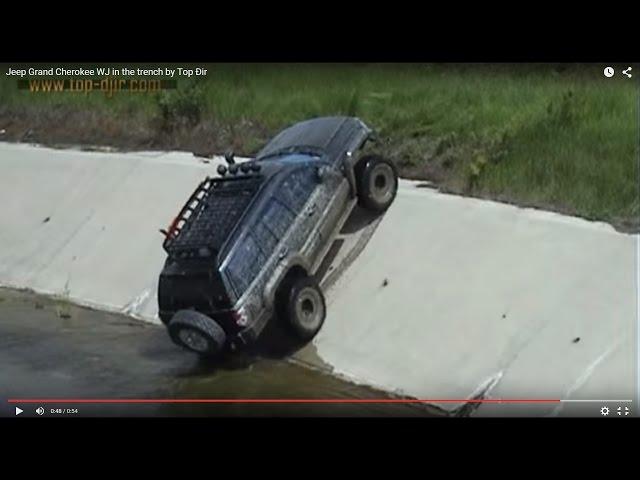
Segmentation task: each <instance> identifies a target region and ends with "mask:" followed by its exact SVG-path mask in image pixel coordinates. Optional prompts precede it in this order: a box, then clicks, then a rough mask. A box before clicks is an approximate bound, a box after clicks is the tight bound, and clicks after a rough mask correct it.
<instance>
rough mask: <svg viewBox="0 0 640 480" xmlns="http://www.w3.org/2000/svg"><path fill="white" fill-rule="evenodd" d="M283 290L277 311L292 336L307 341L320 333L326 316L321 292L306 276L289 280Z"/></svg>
mask: <svg viewBox="0 0 640 480" xmlns="http://www.w3.org/2000/svg"><path fill="white" fill-rule="evenodd" d="M285 288H286V289H285V291H284V292H283V296H282V297H281V300H280V301H281V305H280V308H279V311H280V313H281V315H283V316H284V320H285V322H286V323H287V325H288V326H289V327H290V330H291V331H292V332H293V334H294V335H295V336H296V337H297V338H299V339H300V340H302V341H309V340H311V339H312V338H313V337H315V335H316V334H317V333H318V332H319V331H320V328H322V325H323V324H324V319H325V317H326V315H327V308H326V304H325V301H324V295H323V294H322V290H320V287H319V286H318V284H317V282H316V281H315V280H314V279H313V278H311V277H307V276H300V277H296V278H293V279H291V280H290V282H287V286H286V287H285Z"/></svg>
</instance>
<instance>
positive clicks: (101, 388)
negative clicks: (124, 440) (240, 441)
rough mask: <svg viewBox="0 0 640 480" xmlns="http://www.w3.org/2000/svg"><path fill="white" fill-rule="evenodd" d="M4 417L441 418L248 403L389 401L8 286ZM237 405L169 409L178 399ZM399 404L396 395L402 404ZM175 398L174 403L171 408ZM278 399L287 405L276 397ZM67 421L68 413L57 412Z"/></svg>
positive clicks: (380, 409) (363, 407) (382, 409)
mask: <svg viewBox="0 0 640 480" xmlns="http://www.w3.org/2000/svg"><path fill="white" fill-rule="evenodd" d="M0 364H1V365H2V369H0V403H1V406H0V414H2V415H7V416H14V415H15V407H16V406H19V407H20V408H22V409H23V410H24V413H22V414H21V415H23V416H37V415H36V413H35V411H34V410H35V409H36V408H38V407H39V406H43V407H44V409H45V415H46V416H52V415H56V414H55V413H51V408H77V409H78V412H79V413H78V414H77V415H80V416H433V415H436V414H438V412H436V411H434V410H433V409H430V408H428V407H426V406H424V405H419V404H415V403H410V404H388V403H387V404H385V403H365V404H362V403H356V404H354V403H342V402H341V403H329V404H326V403H246V402H238V400H247V399H248V400H252V401H256V400H269V401H273V400H277V399H297V400H304V401H307V402H308V401H310V400H314V401H315V400H318V399H325V400H330V401H332V402H335V401H336V400H346V401H354V400H355V401H361V400H369V401H370V400H376V399H382V400H385V399H386V400H389V399H394V397H392V396H390V395H389V394H386V393H383V392H379V391H376V390H374V389H371V388H368V387H365V386H360V385H354V384H352V383H349V382H346V381H343V380H341V379H339V378H336V377H334V376H332V375H329V374H327V373H325V372H322V371H317V370H312V369H309V368H306V367H302V366H300V365H298V364H295V363H293V362H291V361H289V360H288V357H285V358H283V359H276V358H263V357H262V356H256V355H250V354H244V355H235V356H233V357H229V358H226V359H224V360H223V361H222V362H218V363H216V364H212V363H210V362H204V361H202V360H200V359H198V358H197V357H196V356H194V355H192V354H190V353H188V352H185V351H183V350H182V349H180V348H179V347H176V346H175V345H173V344H172V343H171V341H170V340H169V338H168V336H167V335H166V332H165V330H164V328H163V327H159V326H156V325H150V324H147V323H143V322H139V321H137V320H133V319H131V318H129V317H126V316H123V315H118V314H111V313H105V312H100V311H95V310H91V309H87V308H82V307H77V306H74V305H70V304H68V303H66V302H63V301H59V300H56V299H52V298H48V297H43V296H39V295H35V294H33V293H29V292H22V291H15V290H9V289H0ZM8 399H19V400H28V399H58V400H59V399H67V400H68V399H74V400H87V399H93V400H111V401H113V400H117V401H122V400H126V399H134V400H137V401H139V400H142V399H145V400H149V399H151V400H154V401H158V400H161V402H159V403H152V404H144V403H134V404H130V403H117V404H114V403H94V404H84V403H71V402H59V403H56V402H35V403H27V402H18V403H8V402H7V400H8ZM187 399H191V400H197V401H203V400H206V401H211V400H214V401H232V402H238V403H170V402H175V401H176V400H187ZM395 400H397V398H395ZM165 401H167V403H165ZM277 401H278V400H277ZM57 415H59V414H57Z"/></svg>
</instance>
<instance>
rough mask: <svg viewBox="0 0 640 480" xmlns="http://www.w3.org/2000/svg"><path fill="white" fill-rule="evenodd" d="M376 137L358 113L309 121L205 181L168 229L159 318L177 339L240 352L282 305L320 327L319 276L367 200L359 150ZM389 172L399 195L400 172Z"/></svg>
mask: <svg viewBox="0 0 640 480" xmlns="http://www.w3.org/2000/svg"><path fill="white" fill-rule="evenodd" d="M372 138H373V135H372V130H371V129H370V128H369V127H368V126H367V125H365V124H364V123H363V122H362V121H361V120H359V119H357V118H352V117H325V118H317V119H312V120H307V121H304V122H300V123H298V124H295V125H293V126H292V127H289V128H287V129H286V130H284V131H282V132H281V133H280V134H278V135H277V136H276V137H275V138H274V139H273V140H272V141H271V142H269V143H268V144H267V145H266V146H265V147H264V148H263V149H262V150H261V151H260V152H259V153H258V154H257V155H256V157H255V159H252V160H250V161H248V162H244V163H242V164H240V165H238V164H232V165H230V167H229V170H228V172H225V169H224V168H223V169H222V170H221V172H222V173H223V175H222V176H221V177H216V178H207V179H205V181H204V182H202V184H201V185H200V186H199V187H198V188H197V189H196V191H195V192H194V194H193V195H192V197H191V198H190V199H189V201H188V202H187V204H186V205H185V207H184V208H183V209H182V211H181V212H180V214H179V215H178V217H177V218H176V220H175V221H174V223H173V224H172V226H171V227H170V228H169V230H168V231H167V232H165V234H166V239H165V241H164V248H165V250H166V251H167V253H168V258H167V260H166V263H165V266H164V269H163V271H162V273H161V275H160V281H159V288H158V302H159V314H160V318H161V319H162V321H163V322H164V323H165V324H166V325H167V327H168V328H169V333H170V334H171V337H172V338H173V340H174V341H175V342H176V343H178V344H179V345H181V346H183V347H186V348H188V349H190V350H193V351H196V352H198V353H201V354H204V355H209V354H215V353H219V352H220V351H222V350H224V349H227V348H229V349H231V350H235V349H237V348H239V347H241V346H243V345H246V344H248V343H250V342H252V341H254V340H255V339H256V338H257V337H258V335H259V334H260V332H261V331H262V329H263V328H264V326H265V324H266V322H267V321H268V319H269V318H271V317H272V316H273V314H274V312H275V311H279V313H281V314H282V315H283V316H287V315H288V314H287V311H288V312H289V316H292V317H295V318H294V321H293V324H294V326H295V327H297V331H298V333H299V336H301V337H302V338H307V339H308V338H310V337H312V336H313V334H315V333H316V332H317V330H318V329H319V325H317V324H318V322H319V324H320V326H321V324H322V322H323V321H324V315H325V306H324V297H323V296H322V293H321V292H319V289H318V288H317V285H314V284H313V277H314V275H315V274H316V272H317V270H318V268H319V267H320V265H321V263H322V261H323V259H324V257H325V256H326V254H327V252H328V249H329V248H330V246H331V243H332V241H333V238H334V237H335V235H336V234H337V233H338V232H339V230H340V229H341V227H342V225H343V224H344V222H345V220H346V219H347V218H348V216H349V214H350V213H351V211H352V209H353V207H354V206H355V204H356V203H357V201H358V198H359V194H358V190H359V186H358V179H357V176H358V172H357V170H358V165H361V167H360V170H363V169H364V168H366V165H364V164H363V161H362V160H361V159H360V152H361V149H362V147H363V146H364V144H365V143H366V142H367V141H368V140H370V139H372ZM358 162H360V164H359V163H358ZM365 162H366V159H365ZM232 163H233V161H232ZM385 165H391V164H390V163H388V162H387V163H386V164H385ZM385 168H387V170H389V168H391V170H389V171H392V174H393V179H391V177H390V176H388V179H387V182H389V181H393V182H395V183H394V184H393V185H390V187H389V188H391V189H390V190H389V189H388V190H389V192H387V193H388V194H389V195H391V198H390V201H392V200H393V196H395V190H396V189H397V178H396V177H395V169H393V167H392V165H391V167H385ZM378 169H380V166H378ZM387 174H388V172H387ZM372 182H373V180H372ZM371 184H372V185H373V183H371ZM387 196H388V195H387ZM360 197H361V195H360ZM390 201H389V199H388V198H387V201H385V202H384V203H385V204H384V205H383V208H381V209H379V210H383V209H384V208H386V207H387V206H388V204H390ZM300 279H302V280H300ZM286 289H289V290H293V291H294V293H291V292H289V291H288V290H287V291H285V290H286ZM287 295H289V297H291V298H289V299H288V300H287V299H286V298H288V297H287ZM296 295H297V296H296ZM285 297H286V298H285ZM281 298H285V299H284V300H279V299H281ZM305 302H307V303H305ZM280 304H283V306H282V308H280V309H279V305H280ZM305 305H306V306H307V307H308V306H309V305H311V307H310V308H312V309H313V308H316V310H317V311H318V312H319V313H318V312H316V314H317V315H321V316H322V318H321V319H319V318H316V317H314V316H313V314H311V313H309V312H308V311H307V310H308V309H307V310H305ZM305 312H306V313H305ZM309 315H311V316H309ZM305 318H306V319H307V320H308V324H305V323H304V321H303V320H304V319H305ZM211 321H213V323H212V322H211ZM296 322H298V323H296ZM214 324H215V325H214ZM187 330H188V331H187ZM200 337H204V338H200Z"/></svg>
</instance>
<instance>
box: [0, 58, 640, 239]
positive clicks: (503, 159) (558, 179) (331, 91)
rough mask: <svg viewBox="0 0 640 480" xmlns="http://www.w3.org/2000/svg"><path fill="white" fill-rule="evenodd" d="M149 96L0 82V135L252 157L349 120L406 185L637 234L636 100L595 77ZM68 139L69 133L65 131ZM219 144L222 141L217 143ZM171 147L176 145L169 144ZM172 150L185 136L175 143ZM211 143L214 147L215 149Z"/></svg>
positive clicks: (342, 82)
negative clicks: (309, 125) (88, 131)
mask: <svg viewBox="0 0 640 480" xmlns="http://www.w3.org/2000/svg"><path fill="white" fill-rule="evenodd" d="M206 68H208V70H209V72H208V75H207V77H205V78H199V79H193V78H192V79H189V80H187V79H180V80H179V83H178V89H177V90H175V91H170V92H163V93H162V94H160V95H143V94H126V93H120V94H116V95H115V96H114V97H113V98H107V97H106V96H104V95H102V94H99V93H96V92H94V93H92V94H90V95H86V96H85V95H82V94H72V93H62V94H60V93H57V94H47V95H42V94H38V95H36V94H30V93H29V92H25V91H21V92H19V91H17V89H16V87H15V79H8V78H7V77H6V76H5V75H2V77H3V78H2V79H1V80H0V129H1V128H3V122H4V123H5V124H7V123H8V121H9V119H10V118H11V115H12V114H14V113H15V112H18V111H21V112H27V115H31V116H37V115H39V114H42V112H47V111H55V110H63V111H65V112H69V111H81V110H82V111H91V112H93V113H92V114H93V115H94V116H95V115H97V116H98V117H99V116H104V117H109V118H115V119H126V118H129V119H131V118H133V119H135V121H136V122H137V123H138V124H149V125H150V127H149V129H148V130H146V133H144V135H149V132H154V131H159V132H162V133H161V134H158V135H159V136H160V135H165V136H169V137H171V135H172V134H174V133H175V132H176V131H178V130H187V131H189V132H190V133H191V137H189V140H179V141H178V140H177V141H176V143H175V144H172V145H174V146H177V147H180V148H185V149H187V148H192V146H193V145H192V142H193V135H196V133H193V132H198V131H199V130H198V127H199V126H202V125H209V126H210V128H209V129H205V130H202V132H203V133H202V134H203V135H204V134H205V133H204V132H206V134H207V135H214V136H215V135H217V134H218V132H225V135H224V137H223V142H222V143H229V144H231V145H232V146H233V147H234V148H236V150H238V151H239V153H245V154H251V153H254V152H255V151H256V150H257V149H258V148H259V147H260V146H261V145H262V144H263V143H264V142H265V141H267V140H268V138H269V137H270V136H271V135H273V134H274V133H275V132H277V131H278V130H279V129H281V128H282V127H284V126H286V125H288V124H291V123H293V122H296V121H299V120H302V119H306V118H309V117H314V116H319V115H333V114H345V115H357V116H359V117H361V118H362V119H363V120H364V121H365V122H367V123H368V124H370V125H371V126H373V127H374V128H376V129H377V130H378V132H379V133H380V137H381V140H382V143H381V146H380V148H381V149H382V150H383V151H384V153H386V154H387V155H390V156H391V157H392V158H394V160H395V161H396V163H397V164H398V166H399V169H400V172H401V174H403V175H404V176H406V177H410V178H418V179H426V180H431V181H433V182H435V183H436V184H438V185H440V186H441V187H442V188H443V189H446V190H449V191H453V192H458V193H462V194H466V195H474V196H482V197H490V198H496V199H500V200H504V201H510V202H514V203H518V204H526V205H534V206H540V207H544V208H549V209H554V210H560V211H563V212H568V213H572V214H576V215H580V216H584V217H587V218H591V219H598V220H604V221H607V222H610V223H613V224H614V225H616V226H618V227H619V228H623V229H633V230H637V228H638V227H639V226H640V222H639V221H638V217H639V215H640V201H639V195H638V193H639V192H638V179H639V171H638V127H639V125H638V118H639V115H638V92H637V91H636V88H635V87H634V82H632V81H626V79H625V78H622V77H619V76H616V77H614V78H612V79H605V78H604V77H603V75H602V73H601V71H600V66H599V65H593V66H589V65H587V66H579V65H575V66H561V67H559V66H553V65H520V66H513V65H493V66H490V65H407V64H401V65H390V64H385V65H376V64H355V65H350V64H343V65H332V64H318V65H302V64H284V65H273V64H271V65H258V64H250V65H239V64H238V65H235V64H234V65H209V66H206ZM69 128H71V129H73V128H78V127H77V126H73V125H70V126H69ZM220 135H222V134H221V133H220ZM180 138H181V139H182V138H183V137H180ZM184 138H186V137H184ZM221 138H222V137H221Z"/></svg>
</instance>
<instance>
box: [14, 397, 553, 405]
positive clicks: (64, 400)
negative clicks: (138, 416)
mask: <svg viewBox="0 0 640 480" xmlns="http://www.w3.org/2000/svg"><path fill="white" fill-rule="evenodd" d="M7 401H8V402H9V403H262V404H264V403H560V400H559V399H555V398H536V399H504V398H491V399H453V398H444V399H443V398H428V399H409V398H402V399H396V398H346V399H341V398H85V399H78V398H28V399H23V398H22V399H20V398H19V399H13V398H12V399H9V400H7Z"/></svg>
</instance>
